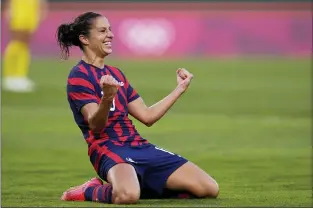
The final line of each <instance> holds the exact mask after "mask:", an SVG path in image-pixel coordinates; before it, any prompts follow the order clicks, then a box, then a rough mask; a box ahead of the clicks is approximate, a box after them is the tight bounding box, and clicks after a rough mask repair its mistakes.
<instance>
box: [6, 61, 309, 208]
mask: <svg viewBox="0 0 313 209" xmlns="http://www.w3.org/2000/svg"><path fill="white" fill-rule="evenodd" d="M74 63H75V62H73V61H68V62H61V61H58V60H37V61H34V62H33V64H32V70H31V77H32V78H33V79H34V80H35V82H36V83H37V85H38V90H37V91H36V92H35V93H31V94H12V93H8V92H2V188H1V189H2V191H1V196H2V207H106V205H104V204H101V203H91V202H62V201H60V200H59V198H60V195H61V194H62V192H63V191H64V190H66V189H68V188H69V187H70V186H74V185H78V184H81V183H83V182H84V181H86V180H88V179H89V178H91V177H93V176H95V175H96V173H95V172H94V170H93V168H92V166H91V164H90V162H89V159H88V155H87V145H86V143H85V142H84V140H83V138H82V135H81V133H80V131H79V129H78V128H77V127H76V125H75V124H74V120H73V117H72V114H71V112H70V109H69V107H68V104H67V101H66V94H65V84H66V78H67V74H68V71H69V69H70V68H71V66H72V65H73V64H74ZM109 64H112V65H115V66H118V67H120V68H121V69H122V70H123V71H124V72H125V74H126V75H127V77H128V78H129V80H130V82H131V83H132V85H133V86H134V87H135V88H136V89H137V90H138V92H139V93H140V95H141V96H142V97H143V98H144V100H145V102H146V103H147V104H149V105H151V104H153V103H155V102H157V101H159V100H160V99H161V98H163V97H164V96H166V95H167V94H168V93H169V92H170V91H171V90H172V89H173V88H174V87H175V85H176V78H175V69H176V68H177V67H181V66H183V67H186V68H188V69H189V70H190V71H191V72H192V73H194V75H195V77H194V80H193V83H192V85H191V87H190V89H189V90H188V93H186V94H185V95H183V97H182V98H181V99H180V100H179V101H178V103H177V104H176V105H175V106H174V107H173V108H172V109H171V110H170V112H169V113H168V114H167V115H166V116H165V117H164V118H163V119H162V120H161V121H159V122H158V123H157V124H155V125H154V126H153V127H151V128H146V127H144V126H143V125H141V124H139V123H138V122H135V124H136V126H137V129H138V130H139V132H140V133H141V134H142V135H143V136H144V137H146V138H147V139H149V140H150V142H152V143H155V144H157V145H159V146H161V147H163V148H165V149H168V150H170V151H173V152H176V153H178V154H180V155H182V156H184V157H186V158H188V159H189V160H190V161H192V162H194V163H196V164H197V165H199V166H200V167H201V168H203V169H204V170H205V171H207V172H208V173H209V174H211V175H212V176H213V177H214V178H215V179H216V180H217V181H218V183H219V185H220V191H221V193H220V196H219V198H218V199H216V200H214V199H201V200H141V201H140V202H139V204H137V205H136V207H169V206H174V207H295V206H297V207H308V206H312V199H311V198H312V191H311V189H312V181H311V169H310V167H311V151H312V147H311V140H310V137H311V135H310V134H311V129H310V128H311V119H310V117H311V103H310V102H311V94H310V93H311V92H310V88H311V74H310V64H311V63H310V60H309V59H298V60H296V59H294V60H291V59H287V58H286V59H284V58H271V59H251V58H250V59H229V60H204V59H203V60H201V59H189V60H169V61H164V60H162V61H127V60H114V59H110V61H109ZM112 206H113V205H110V207H112ZM132 207H134V206H132Z"/></svg>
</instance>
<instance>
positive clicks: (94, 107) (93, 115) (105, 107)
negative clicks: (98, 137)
mask: <svg viewBox="0 0 313 209" xmlns="http://www.w3.org/2000/svg"><path fill="white" fill-rule="evenodd" d="M111 105H112V101H107V100H105V99H103V98H102V99H101V101H100V104H96V103H89V104H87V105H85V106H84V107H83V108H82V110H81V112H82V114H83V116H84V118H86V119H87V121H88V124H89V128H90V129H91V130H92V131H93V132H100V131H101V130H102V129H103V128H105V126H106V124H107V122H108V116H109V111H110V107H111Z"/></svg>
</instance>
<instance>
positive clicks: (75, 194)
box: [61, 177, 103, 201]
mask: <svg viewBox="0 0 313 209" xmlns="http://www.w3.org/2000/svg"><path fill="white" fill-rule="evenodd" d="M98 185H103V182H102V181H101V180H100V179H99V178H97V177H95V178H92V179H90V180H89V181H87V182H85V183H84V184H82V185H79V186H76V187H71V188H69V189H68V190H66V191H65V192H63V195H62V196H61V200H64V201H85V195H84V193H85V190H86V189H87V188H88V187H91V186H98Z"/></svg>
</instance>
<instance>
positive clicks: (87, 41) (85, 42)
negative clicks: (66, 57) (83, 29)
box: [78, 35, 89, 45]
mask: <svg viewBox="0 0 313 209" xmlns="http://www.w3.org/2000/svg"><path fill="white" fill-rule="evenodd" d="M78 38H79V40H80V42H81V43H82V44H83V45H88V44H89V40H88V38H87V37H86V36H84V35H79V37H78Z"/></svg>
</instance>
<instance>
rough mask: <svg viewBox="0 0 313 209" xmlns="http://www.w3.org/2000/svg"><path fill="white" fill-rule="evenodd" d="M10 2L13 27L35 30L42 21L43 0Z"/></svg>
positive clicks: (12, 0)
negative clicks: (41, 6)
mask: <svg viewBox="0 0 313 209" xmlns="http://www.w3.org/2000/svg"><path fill="white" fill-rule="evenodd" d="M9 4H10V6H9V13H10V27H11V29H12V30H23V31H25V30H26V31H29V32H33V31H35V30H36V28H37V26H38V24H39V21H40V4H41V0H10V2H9Z"/></svg>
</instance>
